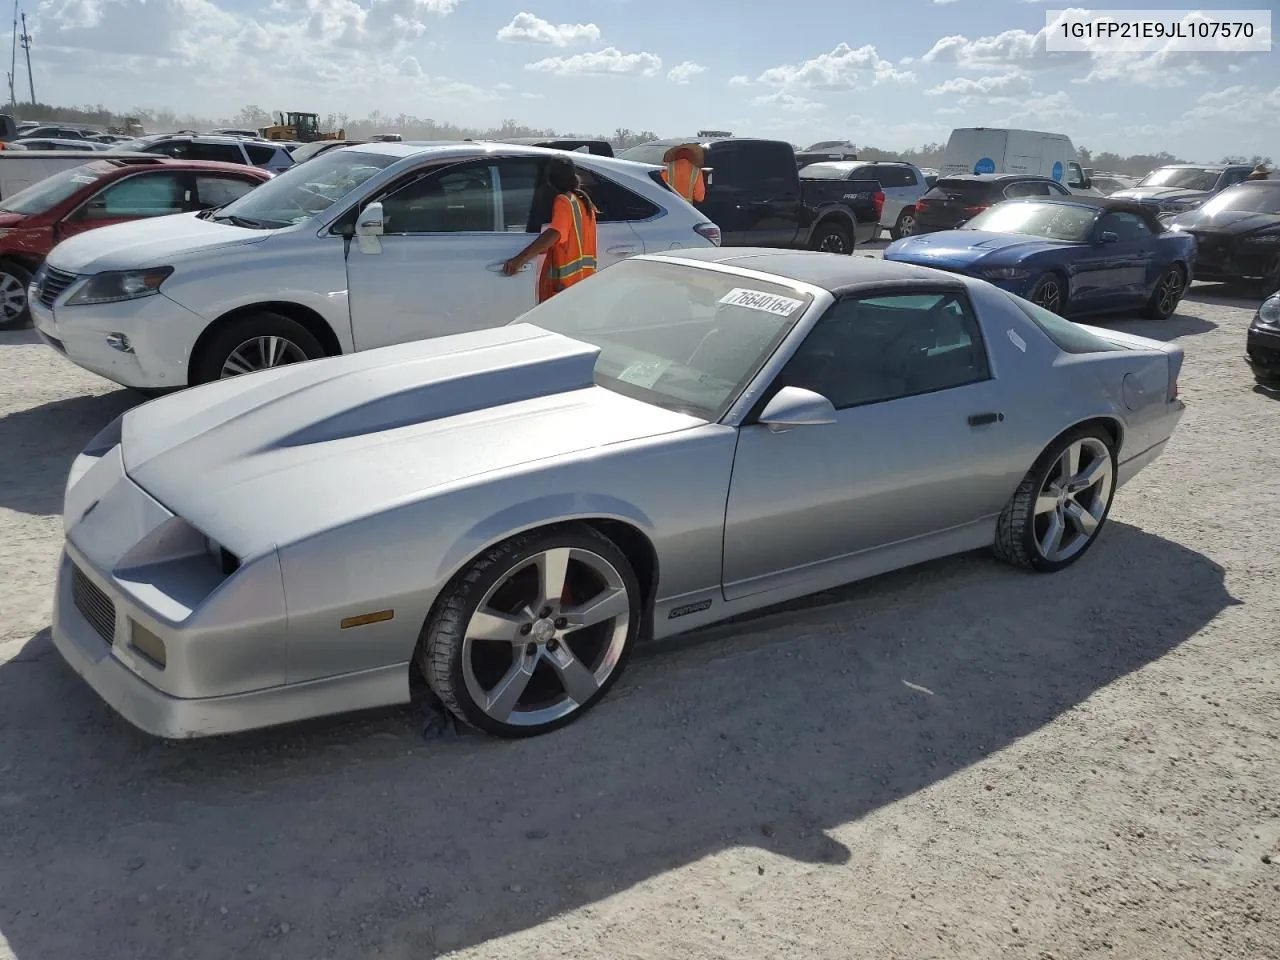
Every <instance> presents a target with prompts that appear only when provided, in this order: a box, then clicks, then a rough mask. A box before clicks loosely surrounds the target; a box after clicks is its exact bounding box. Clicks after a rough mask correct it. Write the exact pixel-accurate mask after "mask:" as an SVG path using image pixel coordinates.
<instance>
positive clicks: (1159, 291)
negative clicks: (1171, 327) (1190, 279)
mask: <svg viewBox="0 0 1280 960" xmlns="http://www.w3.org/2000/svg"><path fill="white" fill-rule="evenodd" d="M1186 292H1187V274H1186V271H1185V270H1183V269H1182V267H1181V265H1179V264H1176V263H1175V264H1173V265H1171V266H1169V267H1166V268H1165V271H1164V273H1162V274H1160V279H1159V280H1157V281H1156V287H1155V289H1154V290H1152V291H1151V298H1150V299H1149V300H1147V309H1146V314H1147V319H1149V320H1168V319H1169V318H1170V317H1172V316H1173V315H1174V313H1176V312H1177V310H1178V304H1179V303H1181V302H1182V295H1183V294H1184V293H1186Z"/></svg>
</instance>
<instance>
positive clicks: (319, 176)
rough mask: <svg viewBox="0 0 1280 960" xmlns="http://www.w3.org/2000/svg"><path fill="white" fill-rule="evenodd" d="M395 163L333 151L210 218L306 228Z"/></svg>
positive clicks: (374, 155)
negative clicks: (303, 225)
mask: <svg viewBox="0 0 1280 960" xmlns="http://www.w3.org/2000/svg"><path fill="white" fill-rule="evenodd" d="M399 159H400V158H399V157H395V156H392V155H390V154H382V153H364V152H362V151H360V150H352V149H351V148H349V147H348V148H345V149H339V150H331V151H329V152H328V153H322V154H320V156H318V157H316V158H315V159H314V160H310V161H308V162H307V163H303V164H298V165H296V166H293V167H290V168H289V169H288V170H286V171H285V172H284V173H282V174H279V175H278V176H276V177H273V178H272V179H270V180H268V181H267V182H266V183H264V184H262V186H260V187H255V188H254V189H253V190H251V191H249V192H248V193H246V194H245V195H244V196H243V197H241V198H240V199H239V200H235V201H233V202H231V203H229V204H227V205H226V206H225V207H223V208H222V209H221V210H219V211H218V212H217V213H216V214H214V215H213V216H212V217H210V218H209V219H211V220H235V221H236V222H237V223H238V224H239V225H240V226H245V227H259V228H262V229H275V228H277V227H287V226H290V225H292V224H295V223H305V222H306V221H308V220H310V219H311V218H312V217H314V216H316V215H317V214H320V213H324V211H326V210H328V209H329V207H331V206H333V204H334V203H335V202H336V201H338V200H341V199H342V198H343V197H344V196H346V195H347V194H348V193H350V192H351V191H352V190H354V189H356V187H358V186H360V184H362V183H364V182H365V181H366V180H368V179H369V178H370V177H372V176H373V175H374V174H375V173H377V172H378V171H379V170H382V169H383V168H385V167H389V166H391V164H393V163H395V162H396V161H397V160H399Z"/></svg>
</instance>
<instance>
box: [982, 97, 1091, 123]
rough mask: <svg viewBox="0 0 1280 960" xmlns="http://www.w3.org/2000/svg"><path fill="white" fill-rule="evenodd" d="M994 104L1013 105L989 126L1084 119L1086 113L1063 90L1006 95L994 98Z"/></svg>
mask: <svg viewBox="0 0 1280 960" xmlns="http://www.w3.org/2000/svg"><path fill="white" fill-rule="evenodd" d="M991 103H992V104H993V105H1005V106H1008V107H1011V108H1012V110H1011V112H1010V113H1008V114H1006V115H1005V116H1003V117H997V118H996V119H995V120H993V121H991V123H990V124H989V126H995V127H1018V126H1031V127H1035V125H1037V124H1040V125H1052V124H1055V123H1065V122H1067V121H1074V120H1082V119H1084V114H1083V113H1082V112H1081V111H1080V110H1079V109H1077V108H1076V106H1075V104H1074V103H1072V101H1071V97H1070V96H1069V95H1068V94H1066V93H1064V92H1063V91H1061V90H1058V91H1056V92H1054V93H1043V94H1035V95H1033V96H1030V97H1006V98H1001V99H993V100H992V101H991Z"/></svg>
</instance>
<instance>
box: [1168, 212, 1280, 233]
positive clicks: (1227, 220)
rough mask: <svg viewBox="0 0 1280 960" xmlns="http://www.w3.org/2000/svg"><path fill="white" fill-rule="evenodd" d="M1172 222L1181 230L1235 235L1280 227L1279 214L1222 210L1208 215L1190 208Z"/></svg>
mask: <svg viewBox="0 0 1280 960" xmlns="http://www.w3.org/2000/svg"><path fill="white" fill-rule="evenodd" d="M1172 224H1173V225H1174V226H1177V227H1180V228H1182V229H1183V230H1194V231H1196V232H1197V233H1220V234H1227V235H1229V236H1237V235H1240V234H1245V233H1256V232H1259V231H1262V230H1267V229H1274V228H1277V227H1280V214H1276V213H1248V212H1246V211H1243V210H1223V211H1221V212H1219V213H1215V214H1212V215H1208V214H1205V213H1203V212H1202V211H1198V210H1192V211H1190V212H1189V213H1184V214H1182V215H1180V216H1178V217H1176V218H1175V219H1174V220H1173V221H1172Z"/></svg>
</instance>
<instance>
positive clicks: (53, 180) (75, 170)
mask: <svg viewBox="0 0 1280 960" xmlns="http://www.w3.org/2000/svg"><path fill="white" fill-rule="evenodd" d="M114 169H115V165H114V164H111V163H107V162H106V161H103V160H95V161H93V162H92V163H86V164H82V165H81V166H78V167H71V168H70V169H68V170H60V171H58V172H57V173H55V174H54V175H53V176H51V177H45V178H44V179H43V180H41V181H39V182H38V183H33V184H32V185H31V186H29V187H27V188H26V189H25V190H19V191H18V192H17V193H15V194H13V195H12V196H9V197H5V199H4V201H3V202H0V210H3V211H4V212H5V213H25V214H37V213H45V212H47V211H49V210H52V209H53V208H54V207H56V206H57V205H58V204H60V203H62V202H63V201H64V200H70V199H71V198H72V197H73V196H75V195H76V194H77V193H79V192H80V191H81V190H83V189H84V188H85V187H87V186H89V185H90V184H91V183H96V182H97V181H99V180H101V179H102V178H103V177H104V176H106V175H107V174H108V173H110V172H111V171H112V170H114Z"/></svg>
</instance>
